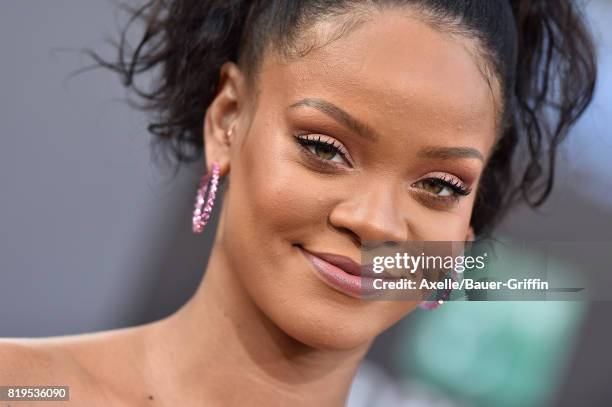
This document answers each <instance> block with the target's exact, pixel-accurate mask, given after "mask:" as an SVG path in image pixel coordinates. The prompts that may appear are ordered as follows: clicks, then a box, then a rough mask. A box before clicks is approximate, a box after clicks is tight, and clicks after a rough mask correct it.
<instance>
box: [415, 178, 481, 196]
mask: <svg viewBox="0 0 612 407" xmlns="http://www.w3.org/2000/svg"><path fill="white" fill-rule="evenodd" d="M424 181H433V182H434V183H436V184H438V185H439V186H442V187H447V188H449V189H450V190H451V191H453V196H451V197H444V196H439V195H435V194H432V193H430V192H428V193H430V194H431V195H434V196H435V197H436V198H440V199H446V198H455V199H458V198H459V197H463V196H467V195H469V194H470V193H471V192H472V189H471V188H469V187H466V186H465V185H464V184H463V183H462V182H461V181H459V180H456V179H454V178H448V177H444V176H441V177H431V178H425V179H422V180H420V181H417V182H416V183H415V184H414V185H416V184H418V183H421V182H424Z"/></svg>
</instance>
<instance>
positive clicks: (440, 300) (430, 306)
mask: <svg viewBox="0 0 612 407" xmlns="http://www.w3.org/2000/svg"><path fill="white" fill-rule="evenodd" d="M451 280H452V281H457V272H456V271H455V270H453V271H452V272H451ZM452 291H453V289H452V288H447V289H445V290H444V291H442V292H441V293H440V294H438V295H437V296H436V299H435V300H434V301H421V303H420V304H419V308H421V309H424V310H426V311H431V310H434V309H436V308H438V307H439V306H441V305H442V304H444V301H446V300H448V299H449V298H450V295H451V292H452Z"/></svg>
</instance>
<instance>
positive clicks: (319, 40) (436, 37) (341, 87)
mask: <svg viewBox="0 0 612 407" xmlns="http://www.w3.org/2000/svg"><path fill="white" fill-rule="evenodd" d="M344 23H345V22H344ZM338 27H346V24H344V25H343V22H342V21H340V18H335V19H333V18H332V19H328V20H325V21H322V22H320V23H318V24H316V25H314V26H313V27H312V29H311V30H310V31H309V33H308V34H307V35H306V41H308V40H310V41H312V43H311V47H310V49H309V51H308V52H307V53H305V55H303V56H300V57H296V58H290V59H286V58H282V57H280V56H279V55H277V56H275V57H267V58H264V62H263V64H262V69H261V70H260V83H261V84H262V88H266V87H267V88H268V92H270V93H275V94H276V95H277V96H279V97H282V98H285V99H286V100H287V102H289V101H291V100H292V99H296V100H297V99H298V98H302V97H306V96H315V97H323V98H326V99H328V100H330V101H332V102H333V103H335V104H338V105H341V106H342V107H343V108H344V109H345V110H347V111H349V112H350V113H351V114H352V115H356V117H358V118H361V119H362V120H363V121H365V122H367V124H368V125H369V126H370V127H372V128H374V129H376V130H377V131H378V132H381V133H389V134H393V135H397V134H404V135H406V134H408V133H409V134H411V135H423V136H429V137H434V138H435V139H436V140H440V141H441V142H449V143H450V142H454V141H459V140H460V141H461V142H464V143H465V142H469V143H471V144H472V145H474V146H477V147H480V148H482V149H483V150H484V152H487V151H488V149H489V147H490V146H491V145H492V143H493V141H494V139H495V133H496V124H495V123H496V120H497V117H496V115H497V113H496V112H497V109H496V97H495V96H494V91H493V89H492V88H491V86H490V84H489V82H488V81H487V79H486V77H485V75H484V74H483V71H482V68H481V63H482V61H479V58H478V57H477V56H476V55H475V53H474V52H473V48H474V44H473V43H472V42H471V40H470V39H468V38H464V37H459V36H456V35H451V34H449V33H446V32H441V31H438V30H435V29H433V28H432V27H431V26H430V25H428V24H426V23H425V22H424V21H423V20H422V19H421V18H419V17H418V16H417V15H415V14H410V13H408V12H403V11H402V12H398V11H396V10H385V11H380V12H376V13H373V14H371V15H369V16H368V18H367V19H365V20H364V21H363V22H362V23H360V24H357V25H355V26H354V27H353V28H352V29H350V30H348V31H346V32H344V33H342V35H337V33H338V32H339V30H338ZM262 91H265V89H262ZM266 93H267V92H266ZM294 101H295V100H294Z"/></svg>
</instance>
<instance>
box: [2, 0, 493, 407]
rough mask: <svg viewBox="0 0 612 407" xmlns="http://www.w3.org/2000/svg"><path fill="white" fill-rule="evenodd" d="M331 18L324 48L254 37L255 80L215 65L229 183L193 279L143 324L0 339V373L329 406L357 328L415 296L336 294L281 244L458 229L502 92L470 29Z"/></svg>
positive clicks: (388, 15) (326, 248)
mask: <svg viewBox="0 0 612 407" xmlns="http://www.w3.org/2000/svg"><path fill="white" fill-rule="evenodd" d="M340 19H341V17H335V19H331V20H327V21H324V22H320V23H318V24H316V25H315V26H313V27H312V29H311V30H310V32H308V33H306V35H305V36H304V38H305V40H304V41H306V42H307V41H314V43H315V44H319V45H321V46H317V47H314V48H313V49H312V50H311V51H310V52H308V53H307V54H306V55H305V56H301V57H298V58H290V59H287V58H283V57H281V56H280V55H278V54H276V53H275V52H273V51H268V52H267V54H266V55H265V57H264V58H263V62H262V65H261V66H260V69H259V71H258V75H257V77H256V81H255V86H254V87H253V86H250V84H249V82H248V81H247V78H245V76H244V75H243V73H242V71H241V70H240V69H239V67H238V66H236V65H235V64H233V63H227V64H225V65H224V66H223V69H222V72H221V79H220V80H221V82H220V86H219V91H218V95H217V97H216V98H215V100H214V102H213V103H212V104H211V105H210V106H209V108H208V110H207V112H206V115H205V119H204V129H205V145H206V150H205V151H206V161H207V163H208V170H210V168H211V163H212V162H214V161H217V162H218V163H219V164H220V165H221V174H222V176H224V177H227V178H229V186H228V188H227V191H226V195H225V197H224V200H223V205H222V207H221V218H220V223H219V228H218V230H217V234H216V238H215V243H214V247H213V250H212V254H211V257H210V260H209V264H208V266H207V269H206V274H205V278H204V279H203V281H202V283H201V285H200V287H199V288H198V290H197V293H196V294H195V295H194V296H193V297H192V298H191V299H190V300H189V301H188V302H187V303H186V304H185V305H184V306H183V307H182V308H181V309H179V310H178V311H177V312H176V313H174V314H172V315H171V316H169V317H167V318H164V319H162V320H159V321H156V322H153V323H150V324H146V325H141V326H137V327H131V328H126V329H119V330H113V331H106V332H99V333H95V334H86V335H78V336H71V337H57V338H44V339H35V340H31V339H30V340H26V339H24V340H4V341H3V342H0V362H2V363H0V365H3V366H12V368H11V369H6V370H3V372H0V382H1V383H3V384H11V383H14V384H28V383H31V384H43V383H57V384H67V385H70V386H71V396H72V400H73V401H72V402H73V403H74V402H77V403H76V404H78V401H84V400H87V403H88V405H98V404H99V405H109V403H112V405H146V404H159V405H184V406H192V405H193V406H195V405H224V406H227V405H269V406H285V405H296V406H300V405H304V406H311V405H321V406H340V405H344V402H345V399H346V396H347V392H348V390H349V387H350V383H351V381H352V379H353V377H354V375H355V372H356V369H357V367H358V365H359V362H360V361H361V360H362V359H363V357H364V355H365V354H366V352H367V350H368V348H369V347H370V345H371V343H372V341H373V340H374V339H375V338H376V336H377V335H379V334H380V333H381V332H383V331H384V330H385V329H387V328H388V327H389V326H391V325H393V324H394V323H396V322H397V321H398V320H400V319H401V318H402V317H403V316H405V315H406V314H407V313H409V312H411V311H412V310H413V309H414V308H415V307H416V306H417V303H415V302H408V301H404V302H400V301H388V302H385V301H364V300H359V299H356V298H352V297H349V296H348V295H346V294H344V293H342V292H339V291H337V290H335V289H334V288H332V287H330V286H329V285H327V284H325V283H324V282H322V280H321V279H320V278H318V277H317V276H316V273H315V272H314V271H313V268H312V265H311V264H310V263H309V262H308V261H307V260H306V258H305V257H304V255H303V253H302V252H301V251H300V250H299V249H298V248H297V247H296V245H301V246H303V247H304V248H306V249H309V250H311V251H319V252H328V253H336V254H342V255H344V256H347V257H350V258H352V259H354V260H355V261H357V262H359V258H360V246H361V245H362V244H364V243H365V242H367V241H372V240H454V241H457V240H471V239H472V238H473V235H472V231H471V228H470V225H469V221H470V216H471V212H472V208H473V206H474V197H475V195H476V192H477V188H478V181H479V179H480V178H481V175H482V171H483V170H484V166H485V163H486V159H487V157H488V156H489V155H490V152H491V149H492V146H493V144H494V141H495V135H496V120H497V113H496V111H497V109H498V108H499V106H498V105H496V103H497V102H496V97H495V93H494V92H493V93H492V91H491V87H490V86H489V84H488V82H487V80H486V78H485V77H483V73H482V66H481V64H482V61H479V59H478V57H477V56H476V55H475V54H474V52H473V51H472V50H473V49H474V44H473V43H472V42H471V40H470V39H467V38H459V37H453V36H451V35H450V34H447V33H444V32H439V31H436V30H434V29H432V28H431V27H430V26H429V25H427V24H425V23H424V22H423V21H422V19H420V18H418V16H414V15H411V14H410V13H409V12H407V11H406V10H382V11H380V10H379V11H376V12H374V13H371V14H369V15H368V18H366V19H365V20H364V21H363V22H362V23H361V24H359V25H357V26H356V27H354V28H353V29H351V30H350V32H347V33H344V35H342V36H339V37H338V36H335V37H334V36H333V35H330V33H334V32H335V31H337V28H338V27H339V26H340V25H341V21H340ZM330 38H331V39H333V40H331V41H330ZM323 100H324V101H326V103H332V104H333V105H335V106H337V107H339V108H340V109H342V110H343V111H345V112H346V113H348V114H349V115H350V116H352V117H353V118H354V119H357V120H358V121H359V122H360V123H361V127H360V128H361V130H362V131H363V130H364V129H366V128H367V129H368V130H369V133H371V134H370V136H374V137H375V138H376V140H371V139H368V138H366V137H363V135H358V134H357V132H356V131H355V129H351V128H350V127H349V126H347V125H345V124H343V123H342V122H341V120H338V119H337V117H336V118H334V117H333V115H330V114H328V113H325V111H324V110H326V109H322V108H321V106H322V105H321V103H322V102H321V101H323ZM291 106H293V107H291ZM325 106H327V107H329V106H328V105H325ZM326 111H327V112H329V109H327V110H326ZM353 127H355V126H353ZM357 127H359V126H357ZM305 132H307V133H309V134H310V135H316V136H317V137H318V136H320V137H321V138H322V139H325V140H328V141H333V142H334V143H335V144H336V145H340V146H342V147H343V148H344V149H345V151H347V153H348V155H347V159H346V161H345V160H343V159H342V158H341V157H340V156H334V157H333V159H331V160H329V159H328V160H327V162H326V161H325V160H322V159H321V155H322V156H323V157H327V158H329V157H330V156H329V155H326V154H319V155H317V152H316V150H314V149H312V148H311V149H305V148H304V147H302V146H301V145H300V144H298V143H297V142H296V140H295V134H296V133H299V134H302V133H305ZM456 147H461V148H462V150H460V151H463V152H465V151H466V148H469V149H472V150H475V151H478V152H479V153H480V154H481V155H482V158H483V159H479V158H476V157H474V156H472V155H465V154H457V151H455V150H448V149H449V148H456ZM439 148H446V149H447V150H446V153H447V154H442V155H441V154H439V150H436V149H439ZM435 151H438V154H437V155H436V154H434V153H433V152H435ZM449 151H451V152H453V151H455V154H448V152H449ZM316 157H319V158H316ZM330 161H332V163H331V164H330ZM433 175H436V176H439V175H444V176H445V177H447V178H452V179H457V180H459V181H461V183H463V184H464V185H466V186H467V187H469V188H471V190H472V192H471V193H470V194H469V195H467V196H465V197H459V198H458V199H440V198H439V197H437V196H436V194H434V193H432V192H431V189H428V188H425V187H424V184H423V183H422V181H423V180H426V179H428V178H430V177H432V176H433ZM43 366H45V367H46V368H43ZM150 397H152V399H150ZM58 405H61V404H59V403H58ZM72 405H74V404H72Z"/></svg>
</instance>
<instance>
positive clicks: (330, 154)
mask: <svg viewBox="0 0 612 407" xmlns="http://www.w3.org/2000/svg"><path fill="white" fill-rule="evenodd" d="M314 150H315V151H314V152H315V154H316V155H317V156H319V157H320V158H322V159H324V160H333V158H334V157H335V156H336V154H338V153H337V152H336V149H335V148H334V147H333V146H331V145H329V144H325V145H317V146H314Z"/></svg>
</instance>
